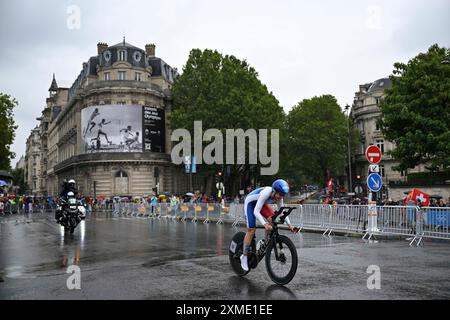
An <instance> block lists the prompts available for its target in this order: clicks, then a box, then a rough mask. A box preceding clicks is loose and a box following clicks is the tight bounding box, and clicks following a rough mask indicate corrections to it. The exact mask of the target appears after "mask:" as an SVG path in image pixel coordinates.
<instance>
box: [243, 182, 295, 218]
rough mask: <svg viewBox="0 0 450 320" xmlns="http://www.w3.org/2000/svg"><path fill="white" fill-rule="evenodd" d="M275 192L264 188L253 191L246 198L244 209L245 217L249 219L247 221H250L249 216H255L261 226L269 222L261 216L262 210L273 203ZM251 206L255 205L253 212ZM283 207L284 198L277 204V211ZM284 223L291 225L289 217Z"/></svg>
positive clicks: (269, 188)
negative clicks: (264, 206)
mask: <svg viewBox="0 0 450 320" xmlns="http://www.w3.org/2000/svg"><path fill="white" fill-rule="evenodd" d="M273 191H274V190H273V188H272V187H262V188H258V189H256V190H253V191H252V192H250V193H249V194H248V195H247V197H246V198H245V201H244V209H245V215H246V217H247V221H248V219H249V215H250V214H253V215H254V216H255V217H256V219H258V221H259V222H260V223H261V224H263V225H264V224H266V223H267V221H266V220H265V219H264V217H263V216H262V214H261V209H262V207H263V205H265V204H272V203H273V200H272V197H271V196H272V192H273ZM255 202H256V204H255ZM249 204H255V205H254V209H253V210H252V208H253V206H249ZM282 206H284V201H283V198H281V200H280V201H278V202H277V209H279V208H281V207H282ZM249 211H253V212H249ZM284 221H285V223H286V224H291V221H290V220H289V217H286V219H285V220H284Z"/></svg>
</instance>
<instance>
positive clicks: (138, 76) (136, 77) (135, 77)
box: [134, 72, 141, 81]
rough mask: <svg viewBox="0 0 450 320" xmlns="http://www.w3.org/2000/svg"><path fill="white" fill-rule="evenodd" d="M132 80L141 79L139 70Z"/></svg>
mask: <svg viewBox="0 0 450 320" xmlns="http://www.w3.org/2000/svg"><path fill="white" fill-rule="evenodd" d="M134 80H136V81H141V74H140V73H139V72H136V74H135V76H134Z"/></svg>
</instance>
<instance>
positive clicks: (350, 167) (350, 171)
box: [345, 104, 353, 192]
mask: <svg viewBox="0 0 450 320" xmlns="http://www.w3.org/2000/svg"><path fill="white" fill-rule="evenodd" d="M345 110H346V111H347V130H348V136H347V151H348V180H349V184H348V186H349V192H352V190H353V186H352V164H351V160H350V111H349V110H350V106H349V105H348V104H347V105H346V106H345Z"/></svg>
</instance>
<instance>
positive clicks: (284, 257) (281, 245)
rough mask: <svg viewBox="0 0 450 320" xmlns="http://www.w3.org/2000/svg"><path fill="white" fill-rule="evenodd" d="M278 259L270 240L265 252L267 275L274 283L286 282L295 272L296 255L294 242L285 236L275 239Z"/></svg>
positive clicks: (282, 283)
mask: <svg viewBox="0 0 450 320" xmlns="http://www.w3.org/2000/svg"><path fill="white" fill-rule="evenodd" d="M276 246H277V252H278V260H277V257H276V255H275V250H274V242H273V241H272V242H270V243H269V246H268V247H267V252H266V269H267V273H268V274H269V277H270V278H271V279H272V281H273V282H275V283H276V284H281V285H284V284H287V283H289V282H290V281H291V280H292V279H293V278H294V276H295V273H296V272H297V265H298V257H297V249H296V248H295V245H294V243H293V242H292V241H291V239H289V238H288V237H286V236H283V235H279V236H278V239H277V243H276Z"/></svg>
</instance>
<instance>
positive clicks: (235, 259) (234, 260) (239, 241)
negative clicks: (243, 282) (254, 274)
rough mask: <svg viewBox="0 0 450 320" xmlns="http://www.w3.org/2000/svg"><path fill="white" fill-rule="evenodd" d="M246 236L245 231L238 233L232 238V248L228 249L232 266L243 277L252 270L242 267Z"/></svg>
mask: <svg viewBox="0 0 450 320" xmlns="http://www.w3.org/2000/svg"><path fill="white" fill-rule="evenodd" d="M244 237H245V232H238V233H236V234H235V235H234V236H233V239H232V240H231V244H230V248H229V250H228V256H229V258H230V264H231V268H232V269H233V271H234V272H235V273H236V274H237V275H238V276H241V277H243V276H245V275H246V274H247V273H249V272H250V270H249V271H244V269H242V267H241V254H242V253H243V245H244Z"/></svg>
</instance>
